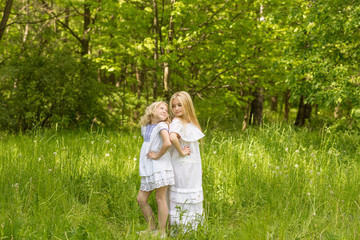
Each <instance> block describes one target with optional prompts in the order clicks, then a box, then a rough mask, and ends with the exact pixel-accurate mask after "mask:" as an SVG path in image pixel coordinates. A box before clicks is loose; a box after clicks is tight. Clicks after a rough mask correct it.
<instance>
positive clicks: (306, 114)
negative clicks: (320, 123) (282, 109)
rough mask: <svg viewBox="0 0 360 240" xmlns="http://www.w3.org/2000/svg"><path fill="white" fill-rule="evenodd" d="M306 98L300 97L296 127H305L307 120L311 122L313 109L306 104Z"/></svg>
mask: <svg viewBox="0 0 360 240" xmlns="http://www.w3.org/2000/svg"><path fill="white" fill-rule="evenodd" d="M304 100H305V97H304V96H301V97H300V103H299V110H298V113H297V116H296V120H295V126H304V124H305V121H306V119H308V121H309V122H310V117H311V110H312V107H311V105H310V104H308V103H306V104H305V103H304V102H305V101H304Z"/></svg>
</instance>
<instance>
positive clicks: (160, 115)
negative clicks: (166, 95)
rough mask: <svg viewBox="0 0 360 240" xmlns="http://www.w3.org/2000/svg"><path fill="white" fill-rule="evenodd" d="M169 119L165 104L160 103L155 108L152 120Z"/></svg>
mask: <svg viewBox="0 0 360 240" xmlns="http://www.w3.org/2000/svg"><path fill="white" fill-rule="evenodd" d="M168 117H169V114H168V108H167V106H166V105H165V104H163V103H161V104H159V106H157V107H156V110H155V114H154V119H156V120H157V121H159V122H160V121H165V120H166V119H167V118H168Z"/></svg>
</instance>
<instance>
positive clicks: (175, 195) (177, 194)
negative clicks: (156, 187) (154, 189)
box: [169, 119, 204, 229]
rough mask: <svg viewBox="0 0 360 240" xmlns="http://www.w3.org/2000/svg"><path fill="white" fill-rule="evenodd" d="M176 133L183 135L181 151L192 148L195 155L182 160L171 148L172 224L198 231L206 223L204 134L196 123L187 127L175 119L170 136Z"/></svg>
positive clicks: (170, 212) (191, 154)
mask: <svg viewBox="0 0 360 240" xmlns="http://www.w3.org/2000/svg"><path fill="white" fill-rule="evenodd" d="M172 132H175V133H177V134H179V135H180V137H181V138H180V139H179V143H180V146H181V148H184V147H185V146H189V147H190V151H191V153H190V155H187V156H185V157H182V156H181V155H180V154H179V153H178V151H177V150H176V149H174V148H173V147H172V149H171V152H172V156H171V161H172V164H173V168H174V174H175V184H174V185H173V186H171V187H170V191H169V205H170V206H169V207H170V209H169V215H170V220H169V221H170V224H171V225H182V226H184V227H186V228H187V229H196V228H197V226H198V224H199V223H201V221H202V220H203V201H204V196H203V189H202V172H201V169H202V168H201V157H200V150H199V143H198V140H199V139H201V138H202V137H204V134H203V133H202V132H201V130H200V129H199V128H197V127H196V126H195V125H194V124H192V123H187V124H183V123H182V122H181V121H180V120H179V119H174V120H173V122H172V123H171V124H170V133H172Z"/></svg>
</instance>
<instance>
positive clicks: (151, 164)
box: [139, 122, 174, 192]
mask: <svg viewBox="0 0 360 240" xmlns="http://www.w3.org/2000/svg"><path fill="white" fill-rule="evenodd" d="M164 129H166V130H169V128H168V125H167V124H166V123H164V122H160V123H158V124H148V125H146V126H141V135H142V136H143V138H144V143H143V144H142V146H141V150H140V158H139V159H140V162H139V174H140V176H141V185H140V190H141V191H145V192H149V191H152V190H154V189H155V188H160V187H164V186H169V185H173V184H174V171H173V167H172V164H171V155H170V153H169V151H167V152H166V153H165V154H164V155H163V156H162V157H161V158H160V159H158V160H153V159H150V158H147V154H148V153H149V152H150V151H154V152H159V151H160V149H161V146H162V144H163V140H162V138H161V135H160V132H161V130H164Z"/></svg>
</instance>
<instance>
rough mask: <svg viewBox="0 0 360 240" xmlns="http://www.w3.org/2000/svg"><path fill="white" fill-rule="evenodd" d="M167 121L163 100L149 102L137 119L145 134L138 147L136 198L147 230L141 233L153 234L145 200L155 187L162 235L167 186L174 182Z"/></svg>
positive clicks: (154, 228)
mask: <svg viewBox="0 0 360 240" xmlns="http://www.w3.org/2000/svg"><path fill="white" fill-rule="evenodd" d="M168 121H169V114H168V106H167V104H166V103H165V102H154V103H152V104H151V105H150V106H148V107H147V108H146V110H145V115H144V116H142V117H141V119H140V124H141V135H142V136H143V137H144V143H143V144H142V147H141V150H140V163H139V173H140V176H141V186H140V191H139V194H138V196H137V201H138V203H139V205H140V208H141V211H142V213H143V214H144V217H145V219H146V221H147V223H148V226H149V229H148V230H147V231H143V232H141V233H146V232H154V233H155V230H156V224H155V220H154V216H153V211H152V209H151V206H150V205H149V203H148V199H149V196H150V194H151V193H152V191H153V190H154V189H156V203H157V205H158V218H159V231H160V234H161V236H165V226H166V221H167V217H168V206H167V200H166V193H167V186H169V185H173V184H174V172H173V168H172V164H171V156H170V153H169V152H168V151H167V150H168V149H169V148H170V146H171V142H170V138H169V132H168V124H167V122H168Z"/></svg>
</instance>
